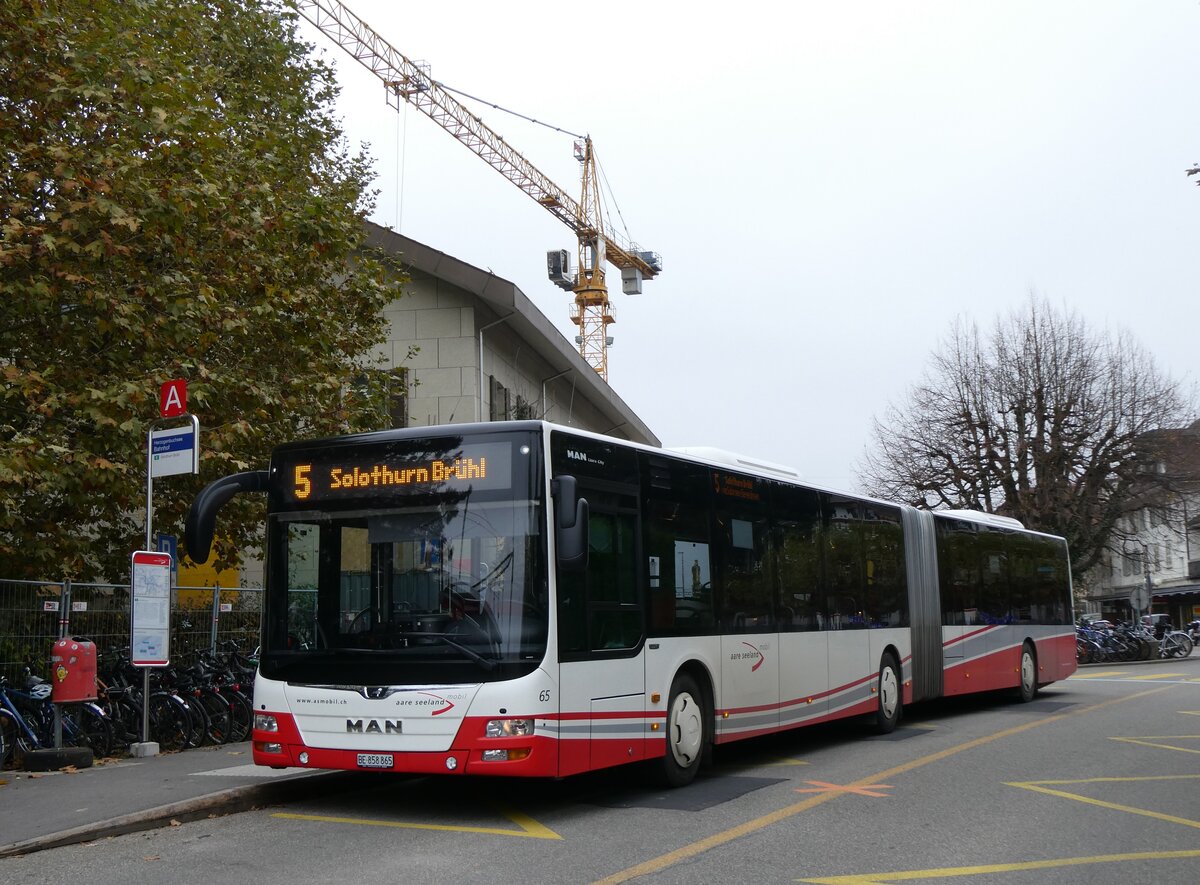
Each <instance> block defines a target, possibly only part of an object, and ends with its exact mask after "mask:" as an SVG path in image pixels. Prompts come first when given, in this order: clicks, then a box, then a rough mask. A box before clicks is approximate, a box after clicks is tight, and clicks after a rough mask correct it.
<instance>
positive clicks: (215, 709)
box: [193, 688, 233, 744]
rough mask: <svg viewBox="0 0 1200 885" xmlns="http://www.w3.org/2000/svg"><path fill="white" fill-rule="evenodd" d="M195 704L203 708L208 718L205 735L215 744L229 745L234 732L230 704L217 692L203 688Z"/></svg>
mask: <svg viewBox="0 0 1200 885" xmlns="http://www.w3.org/2000/svg"><path fill="white" fill-rule="evenodd" d="M193 703H195V705H196V706H198V707H200V708H202V709H203V710H204V712H205V714H206V715H207V717H208V723H207V728H206V729H205V735H206V737H207V738H208V740H209V741H210V742H211V743H213V744H227V743H229V741H230V736H231V734H232V732H233V726H232V715H231V713H230V710H229V702H228V701H227V700H226V699H225V698H224V697H222V696H221V695H220V694H219V693H218V692H217V691H215V690H214V689H211V688H203V689H201V690H200V693H199V694H198V695H196V697H195V699H194V701H193Z"/></svg>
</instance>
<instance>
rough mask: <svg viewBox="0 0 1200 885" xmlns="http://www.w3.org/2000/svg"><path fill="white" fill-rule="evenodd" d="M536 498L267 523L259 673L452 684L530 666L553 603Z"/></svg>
mask: <svg viewBox="0 0 1200 885" xmlns="http://www.w3.org/2000/svg"><path fill="white" fill-rule="evenodd" d="M522 451H528V447H522ZM531 473H536V471H532V470H525V471H522V474H524V476H522V479H524V477H525V476H528V475H529V474H531ZM520 486H524V488H519V487H520ZM534 487H536V485H535V483H534V482H532V481H530V482H517V483H513V484H512V486H511V487H510V488H512V489H513V492H514V493H509V492H508V491H500V490H497V489H490V490H486V491H483V492H474V491H473V490H472V488H471V487H470V486H467V487H465V488H462V489H460V490H448V491H442V492H438V493H430V492H428V491H425V492H424V493H421V494H407V495H405V494H394V495H391V496H375V497H372V498H370V499H369V500H365V499H364V500H363V501H361V502H359V503H363V504H369V505H371V506H362V507H354V506H349V507H338V508H337V509H331V510H294V511H277V512H275V513H272V514H271V516H270V547H269V554H268V570H269V571H268V580H267V584H268V591H267V592H268V598H267V606H266V608H267V622H266V623H267V629H266V631H265V645H264V648H263V651H262V670H263V675H264V676H268V677H271V678H278V679H286V680H288V681H292V682H307V683H319V684H326V683H344V684H357V685H383V684H413V683H425V684H446V683H450V682H476V681H489V680H492V679H500V678H511V677H512V676H513V675H514V674H515V673H518V672H528V671H530V670H532V669H534V668H535V667H537V666H538V665H539V664H540V663H541V660H542V657H543V655H544V653H545V649H546V636H547V620H548V603H547V588H546V584H545V581H546V579H545V574H544V571H545V570H544V568H542V566H541V563H542V561H543V559H544V556H545V553H544V545H543V538H542V530H541V526H542V522H543V515H542V513H541V502H540V500H539V499H538V498H537V497H534V496H533V494H534V493H533V492H532V489H533V488H534ZM521 494H526V495H531V497H517V496H516V495H521Z"/></svg>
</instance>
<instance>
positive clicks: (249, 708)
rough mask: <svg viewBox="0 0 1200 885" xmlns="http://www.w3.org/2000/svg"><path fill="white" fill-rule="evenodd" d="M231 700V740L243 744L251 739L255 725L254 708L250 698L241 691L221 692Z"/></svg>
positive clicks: (229, 690)
mask: <svg viewBox="0 0 1200 885" xmlns="http://www.w3.org/2000/svg"><path fill="white" fill-rule="evenodd" d="M221 694H222V695H223V696H225V697H226V698H228V700H229V712H230V716H231V723H232V724H231V735H230V740H232V741H234V742H235V743H241V742H242V741H247V740H249V739H250V731H251V729H252V727H253V724H254V706H253V704H252V703H251V701H250V698H248V697H246V696H245V695H244V694H242V693H241V692H240V691H234V690H232V689H225V690H223V691H222V692H221Z"/></svg>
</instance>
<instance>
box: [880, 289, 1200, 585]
mask: <svg viewBox="0 0 1200 885" xmlns="http://www.w3.org/2000/svg"><path fill="white" fill-rule="evenodd" d="M1189 408H1190V407H1189V404H1188V402H1187V398H1186V396H1185V394H1184V392H1183V390H1182V388H1181V386H1180V384H1179V383H1177V382H1176V381H1174V380H1172V379H1171V378H1169V377H1168V376H1167V375H1165V374H1163V373H1162V372H1160V371H1159V370H1158V369H1157V368H1156V366H1155V364H1154V360H1153V358H1152V357H1151V356H1150V355H1149V354H1147V353H1146V352H1145V351H1144V350H1142V349H1141V348H1140V347H1139V346H1138V344H1137V343H1136V342H1135V341H1134V340H1133V338H1132V337H1131V336H1130V335H1129V334H1128V332H1125V331H1121V332H1118V333H1116V334H1110V333H1107V332H1106V333H1098V332H1095V331H1094V330H1092V329H1091V328H1089V327H1088V325H1087V323H1086V322H1085V321H1084V320H1083V319H1081V318H1080V317H1079V316H1078V315H1077V314H1075V313H1074V312H1059V311H1056V310H1055V309H1053V308H1052V307H1051V306H1050V304H1049V302H1048V301H1046V299H1044V298H1038V297H1036V296H1031V297H1030V299H1029V302H1028V303H1027V305H1026V306H1025V307H1024V308H1023V309H1021V310H1018V311H1014V312H1013V313H1011V314H1010V315H1008V316H1007V317H1004V318H1000V319H998V320H997V321H996V322H995V324H994V325H993V327H992V329H991V330H990V332H989V333H988V334H987V335H984V334H983V333H982V332H981V331H980V329H979V327H978V326H977V325H976V324H975V323H974V322H969V321H967V320H964V319H961V318H960V319H958V320H956V321H955V322H954V324H953V326H952V327H951V330H950V333H949V335H948V336H947V337H946V339H945V340H944V341H943V342H942V345H941V347H940V349H939V350H938V351H937V352H935V353H934V354H933V356H932V363H931V365H930V368H929V369H928V370H927V372H926V374H925V377H924V378H923V379H922V381H921V382H920V383H918V384H917V385H915V386H914V387H913V388H912V389H911V390H910V391H909V393H908V399H907V402H905V403H904V404H902V405H899V406H898V405H895V404H893V405H891V406H889V408H888V409H887V412H886V413H885V415H884V417H883V418H882V419H880V418H878V417H877V418H876V419H875V422H874V448H873V450H871V451H869V452H868V453H867V454H866V455H865V456H864V458H863V461H862V464H861V465H860V469H859V479H860V481H861V482H862V483H863V485H864V486H865V487H866V488H867V489H868V490H869V491H870V492H871V493H872V494H875V495H878V496H880V497H883V498H890V499H893V500H902V501H907V502H909V503H912V504H915V505H917V506H925V507H954V508H968V509H974V510H983V511H986V512H988V513H997V514H1002V515H1005V516H1012V517H1015V518H1016V519H1019V520H1021V521H1022V522H1023V523H1025V525H1027V526H1029V527H1030V528H1035V529H1038V530H1041V531H1047V532H1052V533H1054V534H1060V535H1063V536H1064V537H1066V538H1067V540H1068V542H1069V543H1070V546H1071V556H1072V569H1073V571H1074V572H1075V574H1076V575H1081V574H1083V573H1084V572H1086V571H1087V569H1089V568H1090V567H1091V566H1092V565H1094V564H1096V563H1097V562H1098V561H1099V559H1100V556H1101V554H1102V553H1103V550H1104V548H1105V547H1106V545H1108V544H1109V543H1110V541H1112V540H1113V537H1114V533H1115V532H1116V531H1117V525H1118V523H1117V521H1118V519H1119V517H1120V516H1121V515H1122V514H1124V513H1126V512H1128V511H1129V510H1130V509H1131V508H1134V507H1141V506H1144V502H1145V497H1144V493H1145V488H1146V485H1147V482H1152V479H1150V477H1152V476H1153V471H1151V470H1148V469H1147V468H1146V465H1147V458H1148V457H1150V456H1149V455H1148V454H1147V452H1146V449H1145V446H1144V445H1143V444H1142V441H1144V440H1145V439H1146V438H1147V437H1146V434H1148V433H1151V432H1152V431H1157V430H1160V429H1164V428H1171V427H1179V426H1180V425H1181V424H1182V423H1184V422H1185V421H1186V419H1187V417H1188V415H1189Z"/></svg>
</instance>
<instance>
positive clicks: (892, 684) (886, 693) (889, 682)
mask: <svg viewBox="0 0 1200 885" xmlns="http://www.w3.org/2000/svg"><path fill="white" fill-rule="evenodd" d="M899 700H900V683H899V681H898V680H897V679H896V671H895V670H893V669H892V668H891V667H884V668H883V671H882V672H881V673H880V674H879V706H880V709H881V710H883V715H884V716H886V717H887V718H888V719H891V718H892V717H893V716H895V715H896V704H897V703H898V702H899Z"/></svg>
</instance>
